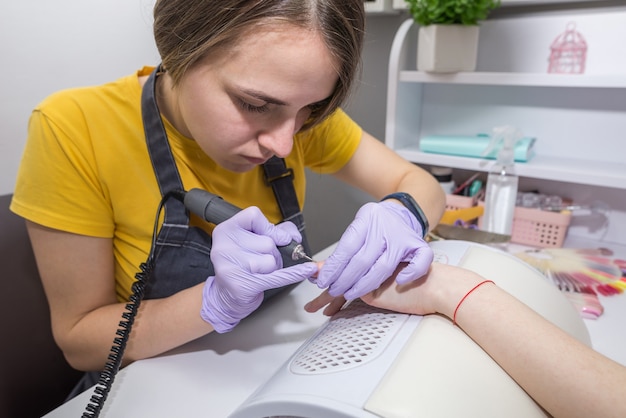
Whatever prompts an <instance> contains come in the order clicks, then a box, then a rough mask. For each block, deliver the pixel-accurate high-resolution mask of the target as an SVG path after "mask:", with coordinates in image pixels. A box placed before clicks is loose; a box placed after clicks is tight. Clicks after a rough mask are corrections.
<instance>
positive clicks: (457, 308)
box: [452, 280, 495, 325]
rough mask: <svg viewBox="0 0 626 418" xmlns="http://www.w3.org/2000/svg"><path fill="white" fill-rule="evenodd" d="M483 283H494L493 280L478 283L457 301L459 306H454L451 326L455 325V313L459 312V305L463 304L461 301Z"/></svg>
mask: <svg viewBox="0 0 626 418" xmlns="http://www.w3.org/2000/svg"><path fill="white" fill-rule="evenodd" d="M485 283H494V282H493V280H484V281H482V282H480V283H478V284H477V285H476V286H474V287H472V288H471V289H470V291H469V292H467V293H466V294H465V296H463V298H462V299H461V300H460V301H459V304H458V305H456V309H455V310H454V315H453V316H452V324H454V325H456V313H457V311H458V310H459V308H460V307H461V304H462V303H463V301H464V300H465V299H466V298H467V297H468V296H469V295H470V294H471V293H472V292H473V291H474V290H476V289H478V288H479V287H480V286H482V285H484V284H485ZM494 284H495V283H494Z"/></svg>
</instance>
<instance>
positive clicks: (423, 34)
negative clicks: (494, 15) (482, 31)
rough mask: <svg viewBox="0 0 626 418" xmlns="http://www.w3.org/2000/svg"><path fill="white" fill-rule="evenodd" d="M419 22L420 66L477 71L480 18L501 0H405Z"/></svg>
mask: <svg viewBox="0 0 626 418" xmlns="http://www.w3.org/2000/svg"><path fill="white" fill-rule="evenodd" d="M405 1H406V2H407V3H408V5H409V11H410V13H411V15H412V16H413V20H415V22H416V23H417V24H419V25H420V28H419V33H418V45H417V69H418V70H420V71H428V72H440V73H449V72H457V71H474V70H475V69H476V55H477V52H478V34H479V26H478V24H479V22H480V21H481V20H484V19H486V18H487V16H488V14H489V12H491V11H492V10H494V9H496V8H498V7H499V6H500V0H405Z"/></svg>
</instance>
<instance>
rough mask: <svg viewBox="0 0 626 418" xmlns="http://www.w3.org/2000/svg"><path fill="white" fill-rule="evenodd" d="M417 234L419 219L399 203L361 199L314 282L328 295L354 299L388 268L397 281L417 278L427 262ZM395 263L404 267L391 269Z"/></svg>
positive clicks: (428, 251)
mask: <svg viewBox="0 0 626 418" xmlns="http://www.w3.org/2000/svg"><path fill="white" fill-rule="evenodd" d="M422 236H423V231H422V227H421V225H420V223H419V222H418V221H417V219H416V218H415V216H413V214H412V213H411V212H410V211H409V210H408V209H407V208H405V207H404V206H403V205H401V204H400V203H398V202H395V201H391V200H386V201H383V202H380V203H367V204H365V205H364V206H363V207H362V208H361V209H360V210H359V211H358V212H357V214H356V217H355V218H354V221H352V223H351V224H350V225H349V226H348V229H347V230H346V232H344V234H343V235H342V237H341V239H340V240H339V243H338V244H337V248H336V249H335V251H334V252H333V253H332V255H331V256H330V257H329V258H328V259H327V260H326V263H325V264H324V266H323V267H322V269H321V270H320V272H319V275H318V278H317V280H316V284H317V285H318V287H320V288H322V289H323V288H328V292H329V294H330V295H332V296H345V297H346V298H347V299H355V298H358V297H360V296H362V295H365V294H367V293H369V292H371V291H373V290H375V289H376V288H378V286H380V284H381V283H382V282H383V281H384V280H385V279H386V278H387V277H389V276H390V275H391V274H392V273H393V272H394V271H396V280H397V282H398V283H400V284H402V283H407V282H410V281H412V280H415V279H418V278H419V277H421V276H423V275H424V274H425V273H426V272H427V271H428V268H429V267H430V264H431V263H432V261H433V252H432V250H431V248H430V247H429V246H428V244H427V243H426V242H425V241H424V240H423V238H422ZM401 262H404V263H405V264H404V268H403V269H402V270H397V267H398V265H399V264H400V263H401Z"/></svg>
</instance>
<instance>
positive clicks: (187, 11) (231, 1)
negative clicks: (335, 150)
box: [154, 0, 365, 129]
mask: <svg viewBox="0 0 626 418" xmlns="http://www.w3.org/2000/svg"><path fill="white" fill-rule="evenodd" d="M273 22H283V23H289V24H293V25H296V26H300V27H303V28H308V29H312V30H316V31H318V32H319V33H320V35H321V37H322V39H323V40H324V42H325V44H326V46H327V48H328V50H329V51H330V53H331V55H332V56H333V58H334V60H335V62H336V65H337V68H336V71H337V75H338V81H337V84H336V86H335V89H334V91H333V93H332V95H331V97H330V98H329V100H328V102H326V103H324V105H323V106H321V107H320V108H316V109H313V111H312V114H311V118H310V119H309V121H307V123H306V124H305V126H304V127H303V129H305V128H309V127H311V126H313V125H314V124H316V123H317V122H319V121H321V120H322V119H324V118H325V117H326V116H328V115H329V114H331V113H332V112H333V111H334V110H335V109H336V108H337V107H338V106H340V105H341V104H342V103H343V102H344V101H345V99H346V98H347V96H348V94H349V93H350V89H351V88H352V83H353V80H354V78H355V76H356V73H357V71H358V69H359V68H360V64H361V50H362V46H363V36H364V26H365V14H364V11H363V0H178V1H177V0H157V2H156V4H155V6H154V38H155V41H156V46H157V48H158V50H159V53H160V55H161V60H162V64H163V67H164V68H165V69H167V72H168V73H169V74H170V76H171V77H172V80H173V81H174V84H177V83H178V82H179V81H180V79H181V78H182V77H183V76H184V74H185V72H186V71H187V70H188V69H189V68H190V67H192V66H193V65H195V64H196V63H198V62H199V61H200V60H202V59H203V58H204V57H206V56H207V55H208V54H210V53H211V52H216V51H219V50H220V49H221V50H225V49H228V48H231V47H233V46H235V45H236V44H237V42H238V41H239V40H240V39H241V38H242V37H243V36H245V35H247V34H249V33H250V32H251V31H252V30H254V29H255V28H258V27H259V26H260V25H266V24H268V23H273Z"/></svg>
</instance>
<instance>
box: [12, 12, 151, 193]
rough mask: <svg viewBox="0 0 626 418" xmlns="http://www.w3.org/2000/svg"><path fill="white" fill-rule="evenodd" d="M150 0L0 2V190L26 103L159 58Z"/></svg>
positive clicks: (18, 150)
mask: <svg viewBox="0 0 626 418" xmlns="http://www.w3.org/2000/svg"><path fill="white" fill-rule="evenodd" d="M153 4H154V0H26V1H12V0H2V1H1V2H0V57H1V58H0V59H1V64H0V80H1V81H0V126H1V131H0V194H7V193H11V192H12V191H13V188H14V184H15V176H16V173H17V168H18V165H19V161H20V158H21V154H22V150H23V148H24V143H25V139H26V125H27V122H28V117H29V115H30V112H31V109H32V108H33V107H34V106H35V105H36V104H37V103H38V102H39V101H41V100H42V99H43V98H44V97H46V96H47V95H49V94H50V93H52V92H54V91H57V90H60V89H63V88H67V87H76V86H81V85H91V84H100V83H104V82H107V81H110V80H114V79H116V78H118V77H121V76H123V75H126V74H131V73H132V72H134V71H135V70H137V69H139V68H141V67H142V66H143V65H153V64H157V63H158V62H159V61H158V60H159V58H158V54H157V52H156V48H155V46H154V41H153V38H152V6H153Z"/></svg>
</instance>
